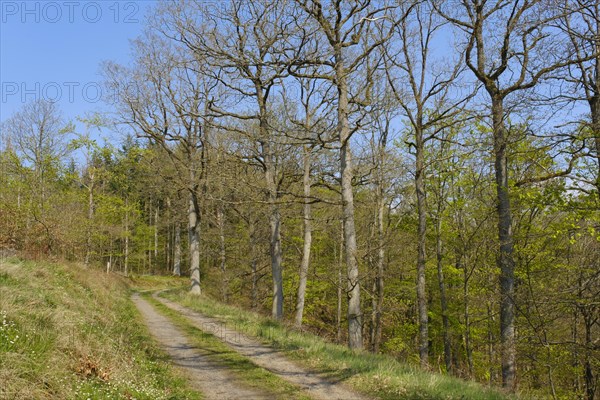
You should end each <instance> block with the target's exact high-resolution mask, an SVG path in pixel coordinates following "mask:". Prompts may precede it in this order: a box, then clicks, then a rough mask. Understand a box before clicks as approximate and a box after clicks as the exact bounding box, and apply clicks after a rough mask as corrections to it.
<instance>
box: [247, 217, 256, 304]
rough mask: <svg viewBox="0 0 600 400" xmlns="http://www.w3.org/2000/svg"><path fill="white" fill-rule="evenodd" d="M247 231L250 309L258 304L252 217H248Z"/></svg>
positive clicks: (254, 228)
mask: <svg viewBox="0 0 600 400" xmlns="http://www.w3.org/2000/svg"><path fill="white" fill-rule="evenodd" d="M248 233H249V236H250V257H251V258H250V268H251V270H252V292H251V298H252V309H253V310H256V307H257V306H258V271H257V264H258V260H257V259H256V250H255V249H256V225H255V222H254V219H252V217H251V218H250V220H249V222H248Z"/></svg>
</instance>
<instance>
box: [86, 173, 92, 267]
mask: <svg viewBox="0 0 600 400" xmlns="http://www.w3.org/2000/svg"><path fill="white" fill-rule="evenodd" d="M90 178H91V181H90V182H89V183H88V214H87V223H88V226H87V230H86V241H85V242H86V243H85V265H89V264H90V257H91V254H92V220H93V219H94V176H93V175H92V176H91V177H90Z"/></svg>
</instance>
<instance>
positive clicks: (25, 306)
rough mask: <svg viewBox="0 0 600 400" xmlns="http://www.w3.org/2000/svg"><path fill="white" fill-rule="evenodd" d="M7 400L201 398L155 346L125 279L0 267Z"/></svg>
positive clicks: (24, 265)
mask: <svg viewBox="0 0 600 400" xmlns="http://www.w3.org/2000/svg"><path fill="white" fill-rule="evenodd" d="M0 382H1V383H2V384H1V385H0V399H11V400H17V399H133V398H135V399H149V400H150V399H152V400H154V399H198V398H200V397H199V395H198V394H196V393H194V392H191V391H188V390H186V388H185V381H184V380H183V378H182V377H181V376H179V375H177V372H176V371H174V370H173V369H172V368H171V367H170V366H169V364H168V363H167V362H166V357H165V355H164V354H163V353H162V352H161V351H160V350H159V349H158V348H157V347H155V345H154V344H153V341H152V340H151V339H150V337H149V336H148V332H147V330H146V328H145V326H144V325H143V323H142V321H141V320H140V317H139V315H138V313H137V311H136V310H135V307H134V306H133V304H132V303H131V301H130V300H129V291H128V289H127V286H126V285H125V283H124V282H123V280H122V279H120V278H119V277H116V276H113V275H106V274H103V273H101V272H99V271H95V270H92V269H83V268H81V267H78V266H65V265H59V264H54V263H34V262H24V261H20V260H17V259H9V260H0Z"/></svg>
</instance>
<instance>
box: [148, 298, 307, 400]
mask: <svg viewBox="0 0 600 400" xmlns="http://www.w3.org/2000/svg"><path fill="white" fill-rule="evenodd" d="M144 298H145V299H146V300H148V301H149V302H150V303H152V305H153V306H154V307H155V308H156V309H157V310H158V311H159V312H160V313H161V314H163V315H165V316H166V317H168V318H169V319H170V320H171V321H172V322H173V323H174V324H175V326H177V327H178V328H180V329H181V330H182V331H183V332H184V333H185V334H186V336H187V337H188V338H189V339H190V341H191V342H192V344H194V345H195V346H196V347H197V348H198V351H199V352H200V353H201V354H202V355H203V356H206V357H207V358H208V359H209V360H211V361H213V362H215V363H216V364H218V365H222V366H224V367H226V368H228V370H229V371H230V372H231V373H232V374H234V375H235V376H236V377H237V378H239V379H240V380H241V381H242V382H244V383H245V384H246V385H247V386H249V387H253V388H256V389H258V390H260V391H263V392H266V393H267V394H269V395H270V396H269V397H271V398H273V399H290V400H307V399H310V398H311V397H310V396H308V395H304V394H302V392H301V388H299V387H298V386H296V385H294V384H292V383H290V382H288V381H286V380H284V379H282V378H280V377H279V376H277V375H276V374H273V373H272V372H270V371H267V370H266V369H264V368H262V367H260V366H258V365H256V364H255V363H253V362H252V361H251V360H250V359H249V358H247V357H245V356H243V355H241V354H239V353H237V352H236V351H235V350H233V349H231V348H230V347H229V346H227V345H226V344H225V343H223V342H222V341H221V340H219V339H218V338H216V337H215V336H214V335H212V334H210V333H207V332H204V331H202V330H201V329H198V328H196V327H195V326H194V325H192V324H191V323H190V321H189V320H188V319H187V318H185V317H184V316H182V315H181V314H179V313H178V312H176V311H173V310H171V309H170V308H168V307H167V306H165V305H164V304H162V303H160V302H159V301H157V300H155V299H154V298H152V297H151V296H149V295H148V294H146V295H144Z"/></svg>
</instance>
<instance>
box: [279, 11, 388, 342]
mask: <svg viewBox="0 0 600 400" xmlns="http://www.w3.org/2000/svg"><path fill="white" fill-rule="evenodd" d="M296 3H297V4H298V5H299V6H300V8H301V9H302V11H303V13H302V15H301V16H298V17H297V19H296V25H297V26H299V27H300V28H301V33H302V36H300V37H298V38H297V39H296V45H298V46H299V48H300V52H299V53H297V54H296V55H295V56H294V59H293V60H292V62H291V67H290V70H291V72H292V73H293V74H294V75H296V76H299V77H303V78H312V79H326V80H328V81H329V82H331V84H332V85H333V86H334V87H335V88H336V89H337V98H336V105H337V110H336V111H337V129H336V141H337V143H338V146H339V153H340V175H341V192H342V193H341V198H342V205H343V206H342V207H343V220H344V243H345V254H346V257H345V258H346V266H347V283H348V287H347V293H348V345H349V347H350V348H352V349H362V348H363V334H362V328H363V327H362V325H363V315H362V310H361V303H360V274H359V265H358V256H357V252H358V247H357V240H356V227H355V219H354V193H353V189H352V181H353V178H354V166H353V158H352V149H351V138H352V136H353V134H354V133H355V132H356V131H357V130H359V129H360V123H358V124H355V125H354V126H351V123H350V120H351V115H352V111H353V109H356V107H360V105H362V104H364V103H365V102H368V101H369V93H370V90H369V88H370V86H371V85H372V81H371V77H370V76H367V79H366V81H364V82H363V84H364V83H366V84H365V85H364V86H363V87H361V88H360V89H357V88H352V87H351V80H352V77H354V78H356V73H357V71H359V70H361V69H362V68H363V67H364V66H365V63H366V62H367V61H368V59H369V58H370V57H371V55H372V53H373V51H374V50H376V49H377V48H379V47H380V46H381V45H382V44H383V43H385V41H386V40H387V39H388V38H389V36H390V34H391V28H390V29H388V31H387V32H386V33H385V34H383V35H379V34H378V33H380V32H382V29H375V27H374V24H376V23H379V24H390V23H391V22H392V21H391V20H390V18H389V16H388V15H387V14H386V13H388V12H390V10H391V9H392V7H388V6H386V5H385V4H379V2H375V1H371V0H362V1H357V2H355V3H353V4H347V3H346V2H343V1H341V0H336V1H332V2H327V3H322V2H321V1H319V0H296ZM314 66H318V67H319V68H318V70H317V71H315V70H314ZM365 88H366V89H367V90H366V91H365V90H364V89H365ZM354 89H357V90H356V91H354Z"/></svg>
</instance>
